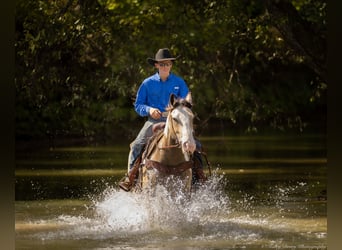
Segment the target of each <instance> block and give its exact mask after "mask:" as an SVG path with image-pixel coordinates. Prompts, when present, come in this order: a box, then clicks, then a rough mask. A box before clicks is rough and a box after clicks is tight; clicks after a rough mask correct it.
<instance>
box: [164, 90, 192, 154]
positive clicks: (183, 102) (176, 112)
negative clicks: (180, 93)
mask: <svg viewBox="0 0 342 250" xmlns="http://www.w3.org/2000/svg"><path fill="white" fill-rule="evenodd" d="M191 107H192V98H191V94H190V93H189V94H188V95H187V96H186V98H185V99H177V98H176V97H175V96H174V95H171V96H170V111H169V112H170V113H169V115H168V118H167V121H166V126H165V130H164V133H165V135H166V136H170V137H171V138H172V137H173V138H172V139H174V140H176V141H177V142H178V143H179V144H180V145H181V148H182V151H183V153H184V156H185V157H186V158H187V160H189V154H192V153H193V152H194V151H195V149H196V143H195V139H194V136H193V119H194V114H193V113H192V111H191Z"/></svg>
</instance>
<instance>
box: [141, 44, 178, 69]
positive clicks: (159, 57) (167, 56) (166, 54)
mask: <svg viewBox="0 0 342 250" xmlns="http://www.w3.org/2000/svg"><path fill="white" fill-rule="evenodd" d="M178 57H180V56H177V57H173V56H171V53H170V50H169V49H168V48H164V49H159V50H158V51H157V53H156V55H155V57H154V58H147V62H148V63H149V64H151V65H152V66H154V64H155V63H156V62H162V61H174V60H176V59H178Z"/></svg>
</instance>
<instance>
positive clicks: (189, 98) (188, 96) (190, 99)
mask: <svg viewBox="0 0 342 250" xmlns="http://www.w3.org/2000/svg"><path fill="white" fill-rule="evenodd" d="M185 101H187V102H188V103H190V104H191V105H192V95H191V92H190V91H189V93H188V94H187V95H186V97H185Z"/></svg>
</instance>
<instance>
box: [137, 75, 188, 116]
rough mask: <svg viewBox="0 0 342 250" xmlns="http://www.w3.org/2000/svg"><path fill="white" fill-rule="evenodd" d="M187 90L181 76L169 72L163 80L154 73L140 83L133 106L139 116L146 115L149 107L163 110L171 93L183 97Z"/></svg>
mask: <svg viewBox="0 0 342 250" xmlns="http://www.w3.org/2000/svg"><path fill="white" fill-rule="evenodd" d="M188 92H189V88H188V86H187V85H186V83H185V81H184V80H183V79H182V78H181V77H179V76H176V75H175V74H173V73H170V75H169V77H168V78H167V80H166V81H165V82H163V81H162V80H161V79H160V76H159V73H156V74H154V75H152V76H150V77H148V78H146V79H145V80H144V81H143V82H142V83H141V85H140V87H139V89H138V93H137V97H136V100H135V104H134V108H135V111H136V112H137V113H138V114H139V115H140V116H148V115H149V111H150V108H151V107H152V108H157V109H159V110H160V111H161V112H164V111H165V108H166V107H167V105H168V104H169V100H170V95H171V94H172V93H173V94H174V95H175V96H176V97H178V98H185V97H186V95H187V94H188Z"/></svg>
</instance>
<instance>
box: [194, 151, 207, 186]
mask: <svg viewBox="0 0 342 250" xmlns="http://www.w3.org/2000/svg"><path fill="white" fill-rule="evenodd" d="M192 160H193V162H194V164H193V166H192V179H193V180H192V184H198V183H200V184H203V183H204V182H206V181H207V177H206V175H205V174H204V171H203V161H202V157H201V153H199V152H197V151H195V152H194V155H193V158H192Z"/></svg>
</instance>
